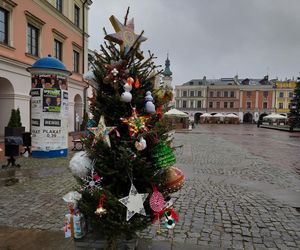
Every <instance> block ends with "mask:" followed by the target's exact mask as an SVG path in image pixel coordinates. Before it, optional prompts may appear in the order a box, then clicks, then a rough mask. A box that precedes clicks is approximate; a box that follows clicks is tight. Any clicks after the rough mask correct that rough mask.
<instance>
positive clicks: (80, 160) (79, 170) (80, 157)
mask: <svg viewBox="0 0 300 250" xmlns="http://www.w3.org/2000/svg"><path fill="white" fill-rule="evenodd" d="M92 167H93V164H92V161H91V159H90V158H89V157H88V156H87V154H86V152H85V151H80V152H78V153H76V154H74V156H73V157H72V159H71V160H70V163H69V168H70V169H71V172H72V174H73V175H74V176H77V177H80V178H83V177H86V176H87V175H88V173H89V172H90V171H91V169H92Z"/></svg>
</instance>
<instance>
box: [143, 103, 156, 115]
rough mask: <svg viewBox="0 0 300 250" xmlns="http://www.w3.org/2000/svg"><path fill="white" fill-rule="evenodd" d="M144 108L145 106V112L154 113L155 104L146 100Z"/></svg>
mask: <svg viewBox="0 0 300 250" xmlns="http://www.w3.org/2000/svg"><path fill="white" fill-rule="evenodd" d="M145 108H146V112H147V113H155V112H156V110H155V105H154V104H153V102H150V101H148V102H146V105H145Z"/></svg>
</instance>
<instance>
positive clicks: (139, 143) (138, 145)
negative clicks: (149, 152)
mask: <svg viewBox="0 0 300 250" xmlns="http://www.w3.org/2000/svg"><path fill="white" fill-rule="evenodd" d="M134 146H135V148H136V149H137V150H138V151H142V150H144V149H145V148H146V147H147V143H146V140H145V139H144V138H143V137H141V138H140V141H136V142H135V144H134Z"/></svg>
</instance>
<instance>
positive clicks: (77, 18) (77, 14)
mask: <svg viewBox="0 0 300 250" xmlns="http://www.w3.org/2000/svg"><path fill="white" fill-rule="evenodd" d="M74 23H75V25H76V26H77V27H79V26H80V8H79V7H78V6H77V5H76V4H75V5H74Z"/></svg>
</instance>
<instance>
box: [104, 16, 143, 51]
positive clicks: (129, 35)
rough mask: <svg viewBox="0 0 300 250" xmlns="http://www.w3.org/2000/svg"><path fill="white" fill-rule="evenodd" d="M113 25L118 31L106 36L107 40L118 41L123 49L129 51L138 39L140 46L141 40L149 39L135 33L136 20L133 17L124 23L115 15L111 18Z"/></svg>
mask: <svg viewBox="0 0 300 250" xmlns="http://www.w3.org/2000/svg"><path fill="white" fill-rule="evenodd" d="M109 20H110V22H111V24H112V26H113V27H114V29H115V31H116V33H114V34H109V35H106V36H105V39H106V40H109V41H111V42H115V43H118V44H119V45H120V47H121V51H125V53H127V52H128V51H129V50H130V48H131V47H132V46H133V45H134V43H135V42H136V40H138V41H137V43H136V45H137V46H138V45H139V44H140V43H141V42H144V41H146V40H147V38H146V37H143V36H139V35H137V34H135V33H134V21H133V18H132V19H131V20H130V21H129V22H128V23H127V24H126V25H124V24H122V23H121V22H120V21H119V20H118V19H117V18H116V17H115V16H111V17H110V18H109Z"/></svg>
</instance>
